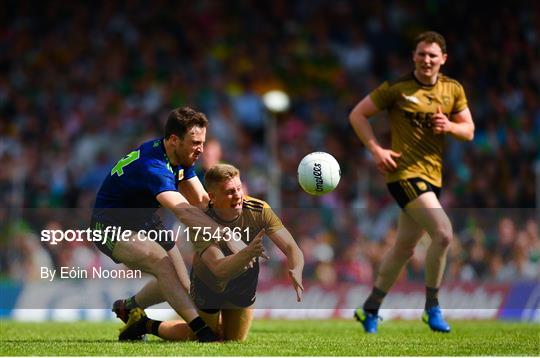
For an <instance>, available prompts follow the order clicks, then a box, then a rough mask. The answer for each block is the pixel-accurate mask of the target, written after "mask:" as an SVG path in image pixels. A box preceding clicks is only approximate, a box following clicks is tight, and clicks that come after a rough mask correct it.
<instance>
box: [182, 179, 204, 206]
mask: <svg viewBox="0 0 540 358" xmlns="http://www.w3.org/2000/svg"><path fill="white" fill-rule="evenodd" d="M178 191H179V192H180V193H181V194H182V195H183V196H184V197H185V198H186V199H187V201H188V202H189V203H190V204H191V205H193V206H196V207H198V208H206V207H207V206H208V202H210V197H209V196H208V193H207V192H206V190H205V189H204V186H203V185H202V184H201V181H200V180H199V178H198V177H193V178H190V179H187V180H182V181H181V182H180V183H179V184H178Z"/></svg>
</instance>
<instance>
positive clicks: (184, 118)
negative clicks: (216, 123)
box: [165, 107, 208, 139]
mask: <svg viewBox="0 0 540 358" xmlns="http://www.w3.org/2000/svg"><path fill="white" fill-rule="evenodd" d="M194 126H197V127H201V128H206V127H208V119H207V118H206V116H205V114H204V113H202V112H197V111H196V110H194V109H193V108H190V107H182V108H176V109H174V110H173V111H171V113H169V117H168V118H167V124H166V125H165V138H169V137H170V136H171V134H175V135H176V136H178V137H179V138H181V139H183V138H184V135H185V134H186V133H187V131H188V130H189V129H190V128H192V127H194Z"/></svg>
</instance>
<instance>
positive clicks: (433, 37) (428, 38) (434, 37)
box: [414, 31, 446, 53]
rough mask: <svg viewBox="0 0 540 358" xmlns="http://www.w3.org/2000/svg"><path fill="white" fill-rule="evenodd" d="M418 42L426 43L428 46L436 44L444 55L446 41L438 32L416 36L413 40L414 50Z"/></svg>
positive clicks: (427, 32)
mask: <svg viewBox="0 0 540 358" xmlns="http://www.w3.org/2000/svg"><path fill="white" fill-rule="evenodd" d="M420 42H426V43H428V44H432V43H436V44H437V45H439V47H440V48H441V50H442V53H446V40H445V39H444V37H443V35H441V34H440V33H438V32H435V31H426V32H422V33H421V34H420V35H418V36H416V38H415V39H414V48H415V49H416V46H418V44H419V43H420Z"/></svg>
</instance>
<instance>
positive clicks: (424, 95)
mask: <svg viewBox="0 0 540 358" xmlns="http://www.w3.org/2000/svg"><path fill="white" fill-rule="evenodd" d="M446 59H447V53H446V41H445V39H444V37H443V36H441V35H440V34H438V33H436V32H433V31H428V32H424V33H422V34H420V35H419V36H418V37H417V38H416V39H415V48H414V51H413V54H412V60H413V62H414V71H413V72H412V73H410V74H408V75H405V76H403V77H401V78H399V79H397V80H394V81H387V82H384V83H383V84H382V85H380V86H379V87H378V88H377V89H375V90H374V91H373V92H371V93H370V94H369V95H368V96H366V97H365V98H364V99H362V100H361V101H360V102H359V103H358V104H357V105H356V107H355V108H354V109H353V110H352V112H351V114H350V116H349V120H350V123H351V125H352V126H353V128H354V130H355V132H356V134H357V135H358V137H359V138H360V140H361V141H362V142H363V143H364V145H365V146H366V147H367V148H368V150H369V151H370V152H371V154H372V155H373V158H374V159H375V162H376V164H377V167H378V169H379V171H380V172H381V173H382V174H384V175H385V178H386V183H387V186H388V190H389V191H390V193H391V194H392V196H393V197H394V199H395V200H396V202H397V203H398V205H399V206H400V207H401V209H402V211H401V213H400V216H399V222H398V235H397V240H396V243H395V244H394V246H393V247H392V248H391V249H390V251H389V252H387V253H386V254H385V256H384V258H383V261H382V263H381V266H380V268H379V273H378V275H377V279H376V281H375V285H374V287H373V290H372V292H371V294H370V295H369V297H368V298H367V300H366V301H365V303H364V305H363V307H359V308H358V309H357V310H356V312H355V317H356V319H357V320H359V321H360V322H361V323H362V325H363V326H364V330H365V331H366V332H368V333H376V332H377V323H378V319H379V317H378V310H379V307H380V305H381V303H382V300H383V299H384V297H385V295H386V293H387V292H388V290H390V288H391V287H392V285H393V284H394V282H395V281H396V279H397V278H398V276H399V274H400V272H401V271H402V269H403V267H404V266H405V264H406V263H407V261H408V260H409V259H410V258H411V257H412V255H413V252H414V248H415V246H416V244H417V243H418V241H419V240H420V238H421V237H422V235H423V234H424V232H427V233H428V234H429V236H430V237H431V240H432V241H431V245H430V246H429V249H428V251H427V253H426V260H425V263H426V268H425V284H426V305H425V311H424V315H423V320H424V322H426V323H428V325H429V327H430V328H431V329H432V330H434V331H439V332H450V326H449V325H448V323H447V322H446V321H445V320H444V318H443V316H442V313H441V309H440V307H439V302H438V290H439V287H440V284H441V281H442V276H443V272H444V268H445V265H446V253H447V250H448V246H449V244H450V241H451V240H452V236H453V233H452V225H451V223H450V220H449V218H448V216H447V215H446V213H445V212H444V210H443V209H442V208H441V204H440V202H439V200H438V197H439V193H440V190H441V187H442V149H443V143H444V137H445V135H448V134H449V135H452V136H453V137H455V138H457V139H460V140H464V141H465V140H468V141H470V140H472V139H473V135H474V123H473V120H472V115H471V112H470V110H469V108H468V106H467V98H466V97H465V92H464V90H463V87H462V86H461V85H460V84H459V82H457V81H456V80H454V79H452V78H450V77H448V76H445V75H443V74H442V73H441V72H440V69H441V66H442V65H444V64H445V62H446ZM384 110H386V111H387V113H388V118H389V120H390V126H391V138H392V143H391V148H383V147H382V146H381V145H380V144H379V143H378V142H377V139H376V138H375V136H374V134H373V130H372V128H371V125H370V124H369V122H368V118H369V117H372V116H373V115H375V114H377V113H378V112H380V111H384Z"/></svg>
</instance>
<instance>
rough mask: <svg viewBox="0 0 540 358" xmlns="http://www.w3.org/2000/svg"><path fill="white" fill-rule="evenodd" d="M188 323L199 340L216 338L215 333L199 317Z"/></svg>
mask: <svg viewBox="0 0 540 358" xmlns="http://www.w3.org/2000/svg"><path fill="white" fill-rule="evenodd" d="M188 325H189V328H191V330H192V331H193V332H194V333H195V335H196V336H197V339H198V340H199V342H215V341H217V340H218V337H217V336H216V334H215V333H214V332H213V331H212V330H211V329H210V327H208V326H207V325H206V322H204V321H203V319H202V318H201V317H197V318H195V319H194V320H193V321H191V322H189V323H188Z"/></svg>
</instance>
